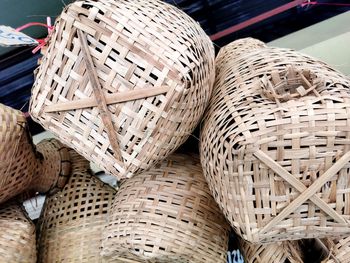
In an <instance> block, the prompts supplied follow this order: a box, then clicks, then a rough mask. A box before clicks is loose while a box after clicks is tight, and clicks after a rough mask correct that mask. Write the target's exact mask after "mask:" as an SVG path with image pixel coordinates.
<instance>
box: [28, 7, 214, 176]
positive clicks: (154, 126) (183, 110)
mask: <svg viewBox="0 0 350 263" xmlns="http://www.w3.org/2000/svg"><path fill="white" fill-rule="evenodd" d="M214 75H215V74H214V49H213V46H212V43H211V41H210V40H209V38H208V37H207V36H206V34H205V33H204V31H203V30H202V29H201V28H200V27H199V25H198V23H196V22H195V21H193V20H192V19H191V18H190V17H188V16H187V15H186V14H185V13H183V12H182V11H180V10H178V9H177V8H175V7H173V6H171V5H168V4H166V3H163V2H161V1H157V0H151V1H137V0H127V1H121V0H117V1H110V0H99V1H89V0H87V1H77V2H75V3H73V4H71V5H69V6H68V7H67V8H66V9H65V10H64V12H63V13H62V14H61V16H60V17H59V19H58V22H57V23H56V25H55V31H54V33H53V35H52V38H51V40H50V45H49V47H48V50H47V55H46V56H45V57H44V59H43V60H42V63H41V65H40V68H39V70H38V74H37V77H36V81H35V84H34V88H33V91H32V98H31V107H30V108H31V113H32V116H33V117H34V119H36V121H38V122H39V123H41V124H42V125H43V126H44V127H45V128H46V129H48V130H50V131H51V132H53V133H54V134H55V135H56V136H58V138H60V139H61V140H62V141H63V142H64V143H65V144H67V145H69V146H70V147H72V148H74V149H76V150H77V151H78V152H79V153H80V154H82V155H83V156H85V157H86V158H87V159H88V160H91V161H93V162H95V163H96V164H97V165H99V166H100V168H102V169H104V170H105V171H107V172H109V173H111V174H113V175H115V176H117V177H118V178H123V177H131V176H132V175H133V174H136V173H138V172H140V171H142V170H144V169H148V168H149V167H151V166H152V165H153V164H154V163H155V162H157V161H160V160H162V159H164V158H165V157H166V156H167V155H168V154H169V153H171V152H172V151H174V150H175V149H176V148H177V147H178V146H180V145H181V144H182V143H183V142H184V141H185V140H186V138H187V137H188V136H189V135H190V133H191V132H192V130H193V129H194V128H195V126H196V125H197V124H198V122H199V121H200V119H201V116H202V113H203V111H204V108H205V107H206V105H207V102H208V100H209V97H210V95H211V90H212V85H213V82H214Z"/></svg>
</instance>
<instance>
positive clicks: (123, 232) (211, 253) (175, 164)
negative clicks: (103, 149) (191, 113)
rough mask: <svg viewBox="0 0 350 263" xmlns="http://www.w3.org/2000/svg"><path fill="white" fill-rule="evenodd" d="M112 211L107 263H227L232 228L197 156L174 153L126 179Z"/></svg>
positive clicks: (107, 232)
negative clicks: (212, 194) (212, 192)
mask: <svg viewBox="0 0 350 263" xmlns="http://www.w3.org/2000/svg"><path fill="white" fill-rule="evenodd" d="M110 209H111V212H110V216H109V223H108V226H107V228H106V229H105V230H104V241H103V251H102V254H103V255H104V260H105V261H106V262H157V263H160V262H164V263H165V262H166V263H169V262H174V263H175V262H176V263H185V262H193V263H201V262H205V263H211V262H213V263H214V262H215V263H219V262H226V252H227V246H228V234H229V233H228V230H229V226H228V223H227V222H226V220H225V218H224V216H223V215H222V214H221V211H220V210H219V208H218V206H217V205H216V203H215V201H214V199H213V198H212V196H211V195H210V191H209V188H208V186H207V183H206V181H205V179H204V177H203V175H202V168H201V166H200V164H199V159H198V158H197V157H193V156H187V155H171V156H169V157H168V158H167V159H166V160H164V161H163V162H162V163H160V164H158V165H157V166H156V167H154V168H152V169H150V170H149V171H147V172H144V173H142V174H139V175H137V176H135V177H133V178H131V179H128V180H126V181H125V182H124V183H123V184H122V185H121V187H120V189H119V190H118V192H117V195H116V198H115V200H114V203H113V205H112V207H111V208H110Z"/></svg>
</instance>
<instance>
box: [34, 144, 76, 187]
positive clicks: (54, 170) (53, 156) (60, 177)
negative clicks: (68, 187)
mask: <svg viewBox="0 0 350 263" xmlns="http://www.w3.org/2000/svg"><path fill="white" fill-rule="evenodd" d="M36 149H37V151H38V152H39V153H41V155H42V156H41V158H39V171H38V172H37V173H38V176H36V177H35V178H34V180H33V182H32V186H31V187H32V188H33V189H35V190H36V191H38V192H42V193H45V192H50V193H53V192H55V191H58V190H60V189H62V188H63V187H64V185H65V184H66V182H67V179H68V177H69V176H70V172H71V162H70V154H69V149H68V148H67V147H65V146H63V145H62V144H61V143H60V142H59V141H58V140H56V139H48V140H43V141H41V142H39V143H38V145H37V147H36Z"/></svg>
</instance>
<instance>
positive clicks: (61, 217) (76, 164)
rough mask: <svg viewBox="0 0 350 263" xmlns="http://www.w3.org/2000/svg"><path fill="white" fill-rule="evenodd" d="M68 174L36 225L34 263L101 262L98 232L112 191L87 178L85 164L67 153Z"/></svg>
mask: <svg viewBox="0 0 350 263" xmlns="http://www.w3.org/2000/svg"><path fill="white" fill-rule="evenodd" d="M70 155H71V161H72V174H71V177H70V178H69V181H68V182H67V184H66V185H65V187H64V188H63V189H62V191H59V192H57V193H56V194H54V195H52V196H49V197H47V198H46V200H45V203H44V207H43V210H42V213H41V215H40V218H39V222H38V226H39V227H38V229H39V239H38V251H39V252H38V259H39V260H38V262H41V263H52V262H81V263H91V262H101V256H100V252H101V242H102V230H103V228H104V227H105V226H106V222H107V215H108V211H109V208H110V206H111V204H112V200H113V197H114V195H115V190H114V189H113V188H111V187H110V186H109V185H106V184H104V183H103V182H101V181H100V180H99V179H98V178H96V177H94V176H93V175H91V173H90V171H89V162H88V161H87V160H85V159H84V158H83V157H81V156H79V155H78V154H77V153H75V152H74V151H73V150H71V151H70Z"/></svg>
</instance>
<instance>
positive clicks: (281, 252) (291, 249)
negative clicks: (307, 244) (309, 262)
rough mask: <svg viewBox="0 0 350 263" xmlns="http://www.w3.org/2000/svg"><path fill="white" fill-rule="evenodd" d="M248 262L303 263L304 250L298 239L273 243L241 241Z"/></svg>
mask: <svg viewBox="0 0 350 263" xmlns="http://www.w3.org/2000/svg"><path fill="white" fill-rule="evenodd" d="M241 250H242V253H243V256H244V259H245V262H246V263H267V262H268V263H303V262H304V261H303V259H302V251H301V249H300V246H299V244H298V242H297V241H283V242H276V243H271V244H251V243H249V242H245V241H242V242H241Z"/></svg>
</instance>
